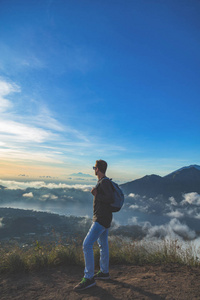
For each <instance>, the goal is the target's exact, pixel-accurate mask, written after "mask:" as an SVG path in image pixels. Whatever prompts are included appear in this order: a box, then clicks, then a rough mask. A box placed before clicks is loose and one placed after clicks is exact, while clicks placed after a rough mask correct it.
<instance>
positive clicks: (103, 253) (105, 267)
mask: <svg viewBox="0 0 200 300" xmlns="http://www.w3.org/2000/svg"><path fill="white" fill-rule="evenodd" d="M96 241H97V242H98V245H99V248H100V270H101V272H103V273H108V272H109V248H108V228H105V227H104V226H102V225H100V224H99V223H98V222H93V224H92V226H91V227H90V230H89V231H88V234H87V235H86V237H85V239H84V241H83V253H84V258H85V270H84V274H85V275H84V277H85V278H88V279H91V278H93V276H94V253H93V245H94V243H95V242H96Z"/></svg>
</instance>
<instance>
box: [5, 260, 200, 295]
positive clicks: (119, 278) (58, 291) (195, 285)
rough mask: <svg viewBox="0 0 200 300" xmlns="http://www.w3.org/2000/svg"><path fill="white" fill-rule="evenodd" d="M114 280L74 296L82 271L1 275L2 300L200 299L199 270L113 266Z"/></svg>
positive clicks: (173, 266)
mask: <svg viewBox="0 0 200 300" xmlns="http://www.w3.org/2000/svg"><path fill="white" fill-rule="evenodd" d="M110 275H111V279H110V280H108V281H97V285H96V286H94V287H92V288H90V289H88V290H85V291H82V292H79V293H78V292H75V291H73V287H74V286H75V285H76V284H77V283H78V282H79V281H80V280H81V278H82V276H83V269H82V268H81V267H77V266H75V267H72V266H67V267H64V266H62V267H56V268H51V269H45V270H42V271H37V272H32V273H23V274H21V273H20V274H19V273H18V274H12V275H9V274H1V275H0V299H1V300H10V299H12V300H13V299H19V300H21V299H29V300H31V299H37V300H44V299H48V300H50V299H56V300H64V299H66V300H68V299H69V300H71V299H72V300H73V299H74V300H76V299H85V300H86V299H93V300H97V299H103V300H106V299H111V300H117V299H123V300H125V299H131V300H132V299H170V300H171V299H179V300H180V299H181V300H184V299H188V300H191V299H200V269H199V268H192V267H187V266H178V265H166V266H125V265H120V266H117V265H116V266H111V268H110Z"/></svg>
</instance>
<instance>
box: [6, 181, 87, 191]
mask: <svg viewBox="0 0 200 300" xmlns="http://www.w3.org/2000/svg"><path fill="white" fill-rule="evenodd" d="M0 185H2V186H5V187H6V188H7V189H10V190H17V189H20V190H25V189H27V188H35V189H40V188H43V187H44V188H48V189H60V188H62V189H64V188H67V189H72V188H73V189H79V190H83V191H87V192H88V191H89V190H90V189H91V188H92V187H91V185H87V184H74V185H69V184H65V183H46V182H44V181H26V182H23V181H14V180H1V179H0Z"/></svg>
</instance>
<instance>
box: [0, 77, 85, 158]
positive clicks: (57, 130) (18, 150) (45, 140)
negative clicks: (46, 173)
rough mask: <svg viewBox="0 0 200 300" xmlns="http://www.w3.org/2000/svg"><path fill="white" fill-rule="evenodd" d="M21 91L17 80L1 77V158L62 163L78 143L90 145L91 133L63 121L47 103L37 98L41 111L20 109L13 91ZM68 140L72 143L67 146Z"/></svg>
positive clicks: (38, 108) (38, 107)
mask: <svg viewBox="0 0 200 300" xmlns="http://www.w3.org/2000/svg"><path fill="white" fill-rule="evenodd" d="M20 92H21V88H20V87H19V86H18V85H16V84H15V83H10V82H8V81H6V80H4V79H1V80H0V140H1V143H0V146H1V148H0V152H1V158H4V159H5V158H7V159H9V160H14V159H25V160H27V159H28V160H34V161H47V162H56V161H57V162H58V163H59V162H60V161H61V160H62V159H63V157H62V154H63V152H65V151H67V152H71V153H74V147H77V148H78V147H80V144H82V146H86V145H87V147H88V146H89V139H88V137H86V136H85V135H84V134H83V133H82V132H80V131H78V130H77V129H76V128H71V127H70V126H65V125H63V124H61V123H60V122H59V121H58V120H56V119H55V117H54V116H53V114H52V113H51V112H50V110H49V109H48V107H47V106H46V105H45V104H44V103H42V104H40V103H39V102H37V101H35V103H34V105H36V106H37V114H34V113H31V112H28V111H24V112H23V114H22V113H21V112H19V113H18V110H17V109H18V106H17V105H16V100H15V98H14V96H13V93H20ZM65 143H68V149H67V150H66V149H64V147H65ZM62 148H63V151H62ZM47 149H48V150H47ZM70 149H71V151H70ZM61 157H62V158H61Z"/></svg>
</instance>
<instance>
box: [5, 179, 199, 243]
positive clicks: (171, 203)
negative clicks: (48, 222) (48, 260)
mask: <svg viewBox="0 0 200 300" xmlns="http://www.w3.org/2000/svg"><path fill="white" fill-rule="evenodd" d="M91 188H92V186H91V185H88V184H82V185H81V184H74V185H69V184H65V183H54V182H52V183H50V182H45V181H27V182H26V181H24V182H23V181H11V180H10V181H8V180H0V207H11V208H20V209H32V210H37V211H47V212H51V213H57V214H60V215H68V216H69V215H74V216H81V217H85V216H87V217H88V218H92V213H93V205H92V203H93V196H92V194H91V192H90V191H91ZM199 219H200V195H199V194H197V193H195V192H194V193H187V194H183V195H182V200H181V201H179V202H177V200H176V199H175V198H174V197H170V198H169V199H168V200H167V201H166V200H165V201H164V200H163V199H162V197H156V198H147V197H145V196H143V197H141V196H140V195H136V194H133V193H131V194H129V195H125V204H124V207H123V209H122V210H121V211H120V212H119V213H116V214H113V223H114V226H115V227H119V226H122V225H123V226H133V228H134V226H135V225H137V226H140V227H141V229H142V231H143V232H144V233H145V236H146V239H148V240H156V239H165V238H169V239H170V238H172V239H180V240H189V241H196V242H197V243H199V233H198V230H199ZM1 226H2V219H0V227H1Z"/></svg>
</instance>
